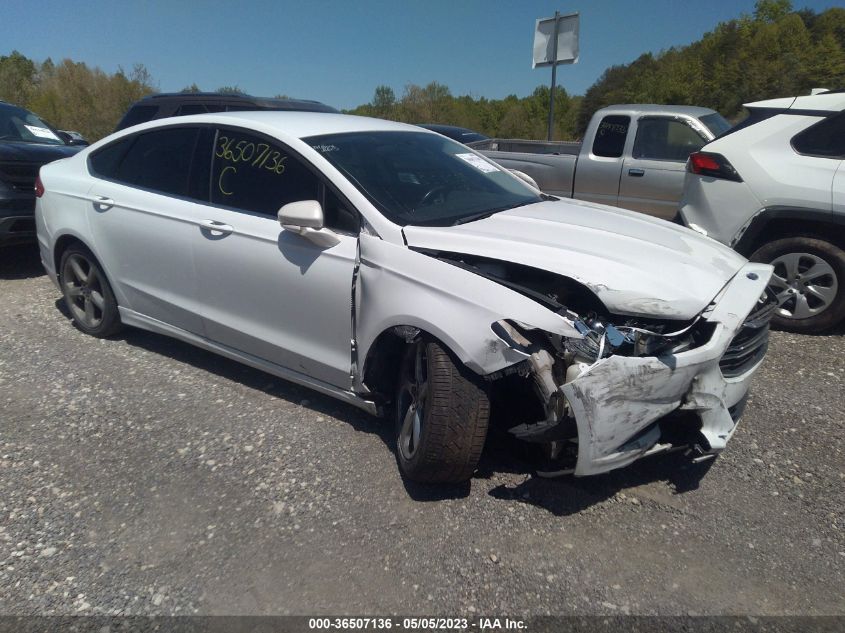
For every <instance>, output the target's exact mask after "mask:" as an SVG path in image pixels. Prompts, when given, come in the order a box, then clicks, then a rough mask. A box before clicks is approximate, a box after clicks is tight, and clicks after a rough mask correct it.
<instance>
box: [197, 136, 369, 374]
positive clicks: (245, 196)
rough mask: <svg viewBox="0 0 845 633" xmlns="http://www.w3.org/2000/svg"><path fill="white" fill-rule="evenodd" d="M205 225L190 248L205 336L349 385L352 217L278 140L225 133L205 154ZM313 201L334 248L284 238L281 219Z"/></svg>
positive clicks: (286, 233)
mask: <svg viewBox="0 0 845 633" xmlns="http://www.w3.org/2000/svg"><path fill="white" fill-rule="evenodd" d="M210 158H211V167H210V178H209V182H210V187H211V192H210V200H211V205H210V206H209V207H208V208H207V214H206V215H207V218H206V220H207V221H208V222H214V223H216V227H217V228H216V229H215V230H208V229H199V228H198V229H197V231H196V232H195V234H194V239H193V240H192V243H193V245H194V256H195V260H196V266H197V286H198V296H199V298H200V302H201V304H202V314H203V320H204V326H205V332H206V336H207V337H208V338H209V339H211V340H213V341H215V342H217V343H220V344H222V345H225V346H227V347H229V348H232V349H234V350H237V351H239V352H241V353H246V354H249V355H251V356H254V357H257V358H260V359H263V360H265V361H269V362H271V363H274V364H276V365H279V366H281V367H285V368H287V369H289V370H293V371H296V372H299V373H302V374H305V375H307V376H310V377H313V378H317V379H318V380H321V381H323V382H325V383H329V384H331V385H334V386H337V387H341V388H349V387H350V385H351V378H350V370H351V341H352V304H351V293H352V275H353V270H354V267H355V260H356V256H357V246H358V237H357V233H358V232H357V228H358V224H359V222H358V221H357V220H356V218H357V214H356V213H354V212H351V211H349V209H351V205H349V204H346V203H344V202H341V200H340V198H339V197H338V195H337V194H336V193H335V192H334V191H333V190H332V188H331V187H330V186H328V185H327V183H325V182H324V181H323V180H322V179H321V178H320V177H318V175H317V174H316V172H315V171H313V170H312V169H311V168H310V166H309V165H307V164H306V163H305V161H303V160H302V159H301V158H300V157H299V156H298V155H296V154H295V153H293V152H292V151H291V150H290V149H288V148H286V147H285V146H283V145H282V144H281V143H279V142H278V141H276V140H274V139H270V138H267V137H263V136H260V135H258V134H255V133H253V132H251V131H247V130H243V129H237V128H226V127H221V128H219V129H217V130H216V131H215V139H214V146H213V150H212V152H211V153H210ZM299 200H319V201H320V202H321V203H322V204H323V209H324V213H325V216H326V226H327V227H329V228H331V229H333V230H334V231H335V233H336V235H337V238H338V243H337V244H335V245H333V246H330V247H326V246H319V245H317V244H315V243H313V242H311V241H309V240H308V239H307V238H306V237H304V236H302V235H299V234H298V233H296V232H293V231H287V230H284V229H283V228H282V227H281V225H280V224H279V222H278V219H277V212H278V210H279V209H280V208H281V207H282V206H283V205H284V204H287V203H289V202H295V201H299Z"/></svg>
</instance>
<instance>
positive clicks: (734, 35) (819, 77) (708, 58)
mask: <svg viewBox="0 0 845 633" xmlns="http://www.w3.org/2000/svg"><path fill="white" fill-rule="evenodd" d="M817 87H826V88H845V9H842V8H831V9H828V10H826V11H823V12H821V13H817V12H815V11H812V10H810V9H802V10H800V11H794V10H793V7H792V4H791V2H790V0H759V1H758V2H757V4H756V5H755V10H754V13H753V14H752V15H742V16H740V17H739V18H736V19H733V20H729V21H727V22H722V23H720V24H718V25H717V26H716V28H715V29H714V30H713V31H711V32H709V33H706V34H705V35H704V36H703V37H702V38H701V39H700V40H698V41H696V42H693V43H691V44H689V45H687V46H680V47H675V48H670V49H669V50H666V51H663V52H661V53H659V54H656V55H655V54H652V53H645V54H644V55H641V56H640V57H639V58H637V59H636V60H635V61H633V62H631V63H630V64H623V65H619V66H612V67H610V68H608V69H607V70H606V71H605V72H604V74H603V75H602V76H601V77H600V78H599V79H598V81H596V82H595V83H594V84H593V85H592V86H591V87H590V88H589V89H588V90H587V92H586V93H585V94H584V95H583V96H578V95H571V94H569V93H568V92H567V91H566V90H565V89H564V88H563V87H561V86H558V87H557V89H556V93H555V118H554V128H553V129H554V137H555V138H556V139H563V140H567V139H577V138H580V137H581V136H582V135H583V133H584V130H585V129H586V126H587V123H588V122H589V120H590V117H592V115H593V113H594V112H595V111H596V110H597V109H599V108H601V107H604V106H607V105H611V104H615V103H664V104H675V105H700V106H705V107H709V108H713V109H714V110H717V111H718V112H720V113H722V114H723V115H724V116H726V117H727V118H729V119H733V120H738V119H739V118H741V116H742V111H743V110H742V104H743V103H747V102H750V101H757V100H761V99H768V98H773V97H784V96H794V95H798V94H807V93H809V91H810V89H811V88H817ZM199 90H200V89H199V87H198V86H197V85H196V84H191V85H190V86H187V87H185V88H183V91H184V92H198V91H199ZM154 92H156V86H155V84H154V83H153V81H152V78H151V77H150V74H149V72H148V71H147V69H146V68H145V67H144V66H143V65H142V64H138V65H136V66H134V67H133V68H132V70H131V71H130V72H128V73H127V72H125V71H124V70H123V69H119V70H118V71H117V72H116V73H113V74H108V73H105V72H103V71H102V70H100V69H99V68H91V67H89V66H87V65H86V64H85V63H82V62H74V61H72V60H69V59H65V60H62V61H61V62H60V63H54V62H53V61H52V60H50V59H47V60H46V61H44V62H42V63H38V62H35V61H33V60H30V59H28V58H27V57H25V56H24V55H22V54H21V53H19V52H17V51H13V52H12V53H11V54H9V55H6V56H0V100H4V101H8V102H11V103H15V104H17V105H22V106H24V107H26V108H28V109H30V110H32V111H34V112H36V113H37V114H39V115H40V116H41V117H43V118H44V119H46V120H47V121H49V122H50V123H51V124H53V125H54V126H56V127H58V128H60V129H70V130H76V131H79V132H81V133H82V134H83V135H84V136H86V137H87V138H88V139H89V140H92V141H94V140H97V139H99V138H102V137H103V136H105V135H106V134H108V133H109V132H111V131H112V130H113V129H114V126H115V125H116V124H117V122H118V121H119V120H120V118H121V116H123V114H124V112H126V110H127V108H128V107H129V105H130V104H132V103H133V102H134V101H136V100H138V99H140V98H141V97H143V96H145V95H148V94H152V93H154ZM218 92H229V93H241V92H242V91H241V89H240V88H239V87H238V86H223V87H221V88H219V89H218ZM277 97H280V98H285V97H284V95H277ZM548 104H549V87H548V86H539V87H537V88H536V89H535V90H534V91H533V92H532V93H531V94H530V95H528V96H524V97H518V96H516V95H509V96H507V97H505V98H504V99H487V98H485V97H472V96H469V95H463V96H455V95H453V94H452V93H451V91H450V89H449V87H448V86H446V85H444V84H441V83H438V82H436V81H432V82H431V83H429V84H428V85H425V86H418V85H415V84H409V85H407V86H405V87H404V88H403V91H402V94H401V96H399V97H397V95H396V93H395V92H394V90H393V88H392V87H390V86H387V85H380V86H377V87H376V89H375V93H374V95H373V98H372V100H371V101H370V102H369V103H366V104H363V105H360V106H358V107H356V108H354V109H352V110H349V111H348V112H350V113H351V114H359V115H365V116H375V117H380V118H384V119H391V120H395V121H404V122H407V123H444V124H450V125H459V126H461V127H467V128H470V129H473V130H477V131H479V132H482V133H484V134H487V135H489V136H498V137H504V138H533V139H540V138H545V135H546V125H547V117H548Z"/></svg>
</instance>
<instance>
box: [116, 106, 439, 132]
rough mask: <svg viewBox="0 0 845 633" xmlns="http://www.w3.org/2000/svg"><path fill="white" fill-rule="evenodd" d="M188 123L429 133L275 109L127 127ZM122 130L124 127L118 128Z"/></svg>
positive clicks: (374, 121)
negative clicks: (253, 124)
mask: <svg viewBox="0 0 845 633" xmlns="http://www.w3.org/2000/svg"><path fill="white" fill-rule="evenodd" d="M188 123H216V124H218V125H226V124H229V125H236V124H237V125H242V126H247V127H248V126H249V125H250V124H252V123H255V124H258V125H261V126H262V127H267V128H275V129H276V130H278V131H279V132H281V133H282V134H286V135H289V136H293V137H296V138H300V139H301V138H307V137H309V136H318V135H323V134H344V133H347V132H418V133H420V134H433V132H428V131H426V130H424V129H420V128H419V127H417V126H416V125H409V124H407V123H396V122H394V121H386V120H384V119H374V118H371V117H363V116H354V115H351V114H332V113H330V112H299V111H279V110H243V111H238V112H215V113H209V114H192V115H189V116H179V117H169V118H166V119H156V120H154V121H149V122H147V123H142V124H141V125H138V126H135V127H132V128H126V129H127V130H130V129H131V130H133V131H134V130H141V129H153V128H158V127H161V126H163V125H176V124H183V125H184V124H188ZM121 131H124V130H121Z"/></svg>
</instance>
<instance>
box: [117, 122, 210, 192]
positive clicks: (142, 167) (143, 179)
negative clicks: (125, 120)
mask: <svg viewBox="0 0 845 633" xmlns="http://www.w3.org/2000/svg"><path fill="white" fill-rule="evenodd" d="M199 133H200V128H197V127H177V128H164V129H161V130H155V131H152V132H145V133H143V134H138V135H136V136H134V137H133V138H134V142H133V143H132V146H131V147H130V148H129V150H128V151H127V152H126V155H125V156H124V157H123V159H122V160H121V161H120V165H119V166H118V168H117V171H116V172H115V173H114V175H113V179H114V180H117V181H119V182H122V183H125V184H129V185H133V186H136V187H140V188H143V189H150V190H152V191H157V192H160V193H167V194H172V195H177V196H188V195H189V179H190V170H191V160H192V157H193V153H194V150H195V148H196V145H197V141H198V138H199Z"/></svg>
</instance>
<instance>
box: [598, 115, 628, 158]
mask: <svg viewBox="0 0 845 633" xmlns="http://www.w3.org/2000/svg"><path fill="white" fill-rule="evenodd" d="M630 126H631V117H628V116H620V115H616V114H612V115H610V116H606V117H604V118H603V119H602V120H601V123H599V128H598V130H596V139H595V140H594V141H593V154H595V155H596V156H604V157H606V158H619V157H620V156H622V152H623V151H624V149H625V139H626V138H627V137H628V128H629V127H630Z"/></svg>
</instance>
